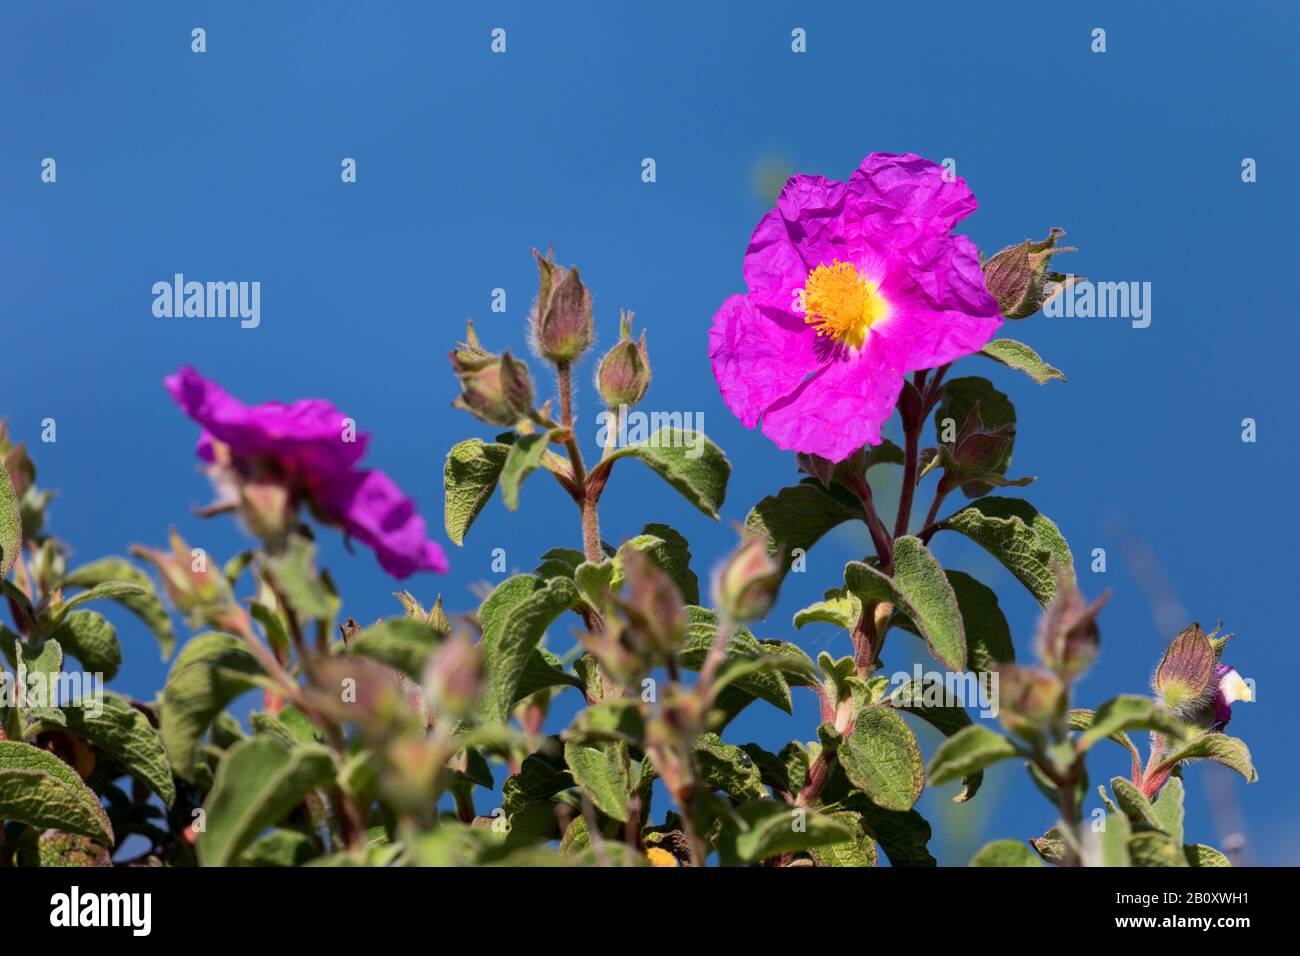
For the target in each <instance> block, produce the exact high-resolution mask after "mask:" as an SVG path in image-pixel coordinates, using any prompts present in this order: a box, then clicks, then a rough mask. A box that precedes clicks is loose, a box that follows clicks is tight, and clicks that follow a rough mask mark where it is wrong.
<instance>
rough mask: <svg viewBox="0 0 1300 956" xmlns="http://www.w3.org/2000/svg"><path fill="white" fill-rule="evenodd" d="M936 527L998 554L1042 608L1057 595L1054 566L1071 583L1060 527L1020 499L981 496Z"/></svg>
mask: <svg viewBox="0 0 1300 956" xmlns="http://www.w3.org/2000/svg"><path fill="white" fill-rule="evenodd" d="M939 527H940V528H948V529H951V530H953V531H956V532H959V533H960V534H964V535H965V536H966V537H968V538H970V539H971V540H972V541H974V542H975V543H976V544H978V545H979V546H980V547H982V548H983V549H984V550H985V551H987V552H988V553H989V554H991V555H993V557H995V558H997V559H998V560H999V561H1000V562H1002V564H1003V566H1004V567H1005V568H1006V569H1007V570H1008V571H1010V572H1011V573H1012V574H1013V575H1015V576H1016V578H1017V579H1018V580H1019V581H1020V583H1022V584H1023V585H1024V586H1025V587H1026V588H1028V589H1029V593H1030V594H1032V595H1033V596H1034V598H1035V599H1036V600H1037V601H1038V603H1039V604H1040V605H1042V606H1043V607H1047V605H1049V604H1050V603H1052V599H1053V598H1054V597H1055V596H1056V588H1057V578H1056V571H1055V570H1054V568H1056V567H1059V568H1060V570H1061V572H1062V573H1063V574H1064V576H1065V582H1066V583H1067V584H1072V583H1073V582H1074V557H1073V555H1071V554H1070V546H1069V545H1068V544H1066V543H1065V538H1063V537H1062V536H1061V532H1060V530H1059V529H1058V528H1057V527H1056V525H1054V524H1053V523H1052V522H1051V520H1049V519H1048V518H1047V517H1046V516H1044V515H1042V514H1040V513H1039V511H1038V509H1036V508H1035V507H1034V506H1033V505H1031V504H1030V503H1029V502H1027V501H1024V500H1022V499H1020V498H999V497H988V498H980V499H979V500H978V501H973V502H971V503H970V504H969V505H967V506H966V507H965V508H963V509H962V510H961V511H958V512H957V513H956V514H954V515H950V516H949V517H947V518H944V519H943V520H942V521H941V522H939Z"/></svg>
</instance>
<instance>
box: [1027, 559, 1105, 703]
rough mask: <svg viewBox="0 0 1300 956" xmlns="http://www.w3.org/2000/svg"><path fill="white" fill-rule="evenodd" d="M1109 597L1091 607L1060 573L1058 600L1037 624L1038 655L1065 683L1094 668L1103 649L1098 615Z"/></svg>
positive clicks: (1097, 601) (1056, 599)
mask: <svg viewBox="0 0 1300 956" xmlns="http://www.w3.org/2000/svg"><path fill="white" fill-rule="evenodd" d="M1108 600H1110V594H1109V593H1107V594H1103V595H1102V596H1101V597H1099V598H1097V600H1095V601H1093V602H1092V603H1091V604H1089V603H1088V602H1087V601H1085V600H1084V597H1083V594H1082V593H1081V592H1080V591H1079V589H1078V588H1077V587H1075V586H1074V584H1073V583H1072V582H1069V581H1067V580H1066V578H1065V576H1064V575H1063V574H1061V573H1058V574H1057V590H1056V597H1055V598H1054V599H1053V601H1052V603H1051V604H1050V605H1048V607H1047V610H1046V611H1045V612H1044V613H1043V617H1042V619H1041V620H1040V622H1039V625H1038V641H1037V647H1038V655H1039V657H1040V658H1041V659H1042V661H1043V663H1044V664H1046V665H1047V666H1048V667H1049V668H1051V669H1052V670H1053V671H1055V672H1056V674H1057V675H1058V676H1059V677H1060V678H1061V680H1063V681H1065V682H1066V683H1070V682H1071V681H1074V680H1077V679H1078V678H1079V677H1080V676H1081V675H1082V674H1083V672H1084V671H1086V670H1087V669H1088V668H1089V667H1091V666H1092V662H1093V661H1094V660H1095V659H1096V657H1097V651H1098V650H1099V648H1100V646H1101V633H1100V631H1099V630H1098V629H1097V614H1098V613H1099V612H1100V611H1101V609H1102V607H1103V606H1104V605H1105V604H1106V602H1107V601H1108Z"/></svg>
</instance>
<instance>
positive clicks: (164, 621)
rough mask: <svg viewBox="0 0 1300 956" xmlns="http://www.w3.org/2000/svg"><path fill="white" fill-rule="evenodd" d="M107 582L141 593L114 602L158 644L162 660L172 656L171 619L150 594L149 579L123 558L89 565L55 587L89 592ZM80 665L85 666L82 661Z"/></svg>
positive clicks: (155, 596) (174, 635)
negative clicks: (121, 583) (124, 584)
mask: <svg viewBox="0 0 1300 956" xmlns="http://www.w3.org/2000/svg"><path fill="white" fill-rule="evenodd" d="M109 581H125V582H127V583H128V584H136V585H139V586H140V588H142V589H143V590H142V591H141V592H138V593H134V594H122V595H119V596H117V597H116V598H115V599H114V600H116V601H117V603H118V604H120V605H122V607H124V608H126V609H127V610H128V611H130V612H131V613H132V614H134V615H135V616H136V617H137V618H139V619H140V620H141V621H142V622H143V623H144V625H145V627H147V628H149V631H150V633H152V634H153V636H154V637H155V638H157V640H158V647H159V649H160V650H161V651H162V658H163V660H167V658H169V657H171V656H172V651H173V650H175V648H176V631H175V629H174V628H173V627H172V620H171V615H169V614H168V613H167V608H166V607H164V606H163V603H162V601H161V600H160V599H159V597H158V593H157V591H155V590H154V586H153V581H152V580H150V578H149V575H147V574H146V573H145V572H144V571H142V570H140V569H139V568H137V567H136V566H135V565H133V564H132V563H131V562H129V561H127V560H126V559H125V558H102V559H101V560H99V561H94V562H92V563H90V564H85V565H82V566H81V567H79V568H77V569H76V570H75V571H73V572H72V573H71V574H68V575H65V576H64V577H63V578H62V580H60V581H59V587H60V588H63V589H66V588H74V587H81V588H91V587H94V586H95V585H97V584H105V583H107V582H109ZM82 663H83V664H84V663H86V662H85V661H84V660H83V661H82Z"/></svg>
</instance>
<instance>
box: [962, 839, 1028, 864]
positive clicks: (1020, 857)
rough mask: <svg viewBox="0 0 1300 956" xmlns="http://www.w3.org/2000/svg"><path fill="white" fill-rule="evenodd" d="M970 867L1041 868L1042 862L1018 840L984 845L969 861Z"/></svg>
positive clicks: (1026, 845) (999, 841)
mask: <svg viewBox="0 0 1300 956" xmlns="http://www.w3.org/2000/svg"><path fill="white" fill-rule="evenodd" d="M970 865H971V866H1042V865H1043V861H1042V860H1040V859H1039V858H1038V856H1037V854H1035V853H1034V851H1033V850H1031V849H1030V848H1029V845H1028V844H1026V843H1021V842H1020V841H1019V840H994V841H993V842H992V843H986V844H984V846H983V847H982V848H981V849H980V851H979V852H978V853H976V854H975V856H974V857H973V858H972V859H971V861H970Z"/></svg>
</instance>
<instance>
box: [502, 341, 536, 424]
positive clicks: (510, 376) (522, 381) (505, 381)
mask: <svg viewBox="0 0 1300 956" xmlns="http://www.w3.org/2000/svg"><path fill="white" fill-rule="evenodd" d="M501 392H502V395H503V396H504V398H505V403H506V405H507V406H508V407H509V408H510V411H511V412H512V413H513V415H514V416H515V419H516V420H518V419H521V418H527V417H528V416H529V414H530V413H531V412H532V410H533V380H532V379H531V378H529V377H528V366H527V365H525V364H524V363H523V362H521V361H519V360H518V359H516V358H515V357H514V356H512V355H511V354H510V352H509V351H507V352H505V353H504V354H502V356H501Z"/></svg>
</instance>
